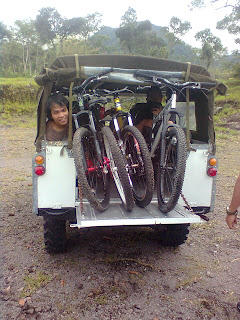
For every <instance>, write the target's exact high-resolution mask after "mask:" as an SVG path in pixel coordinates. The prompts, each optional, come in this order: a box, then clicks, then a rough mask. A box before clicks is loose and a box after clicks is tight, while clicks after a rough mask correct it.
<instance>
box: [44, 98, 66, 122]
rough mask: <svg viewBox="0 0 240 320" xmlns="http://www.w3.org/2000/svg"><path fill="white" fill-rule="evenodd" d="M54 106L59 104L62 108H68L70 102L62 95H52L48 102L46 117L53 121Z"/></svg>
mask: <svg viewBox="0 0 240 320" xmlns="http://www.w3.org/2000/svg"><path fill="white" fill-rule="evenodd" d="M54 104H58V105H59V106H61V107H62V106H66V107H67V108H68V100H67V99H66V98H65V97H64V96H63V95H61V94H60V93H53V94H51V95H50V96H49V98H48V100H47V102H46V116H47V117H48V119H52V115H51V109H52V107H53V105H54Z"/></svg>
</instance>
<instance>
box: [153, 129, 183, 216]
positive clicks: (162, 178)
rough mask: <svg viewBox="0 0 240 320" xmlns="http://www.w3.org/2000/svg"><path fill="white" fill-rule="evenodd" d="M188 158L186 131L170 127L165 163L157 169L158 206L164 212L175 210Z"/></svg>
mask: <svg viewBox="0 0 240 320" xmlns="http://www.w3.org/2000/svg"><path fill="white" fill-rule="evenodd" d="M186 159H187V147H186V138H185V134H184V131H183V130H182V129H181V128H180V127H179V126H174V127H172V128H170V129H169V130H168V131H167V133H166V136H165V155H164V164H163V165H162V166H161V165H159V167H158V170H157V197H158V206H159V209H160V210H161V211H162V212H163V213H167V212H169V211H171V210H173V209H174V208H175V206H176V204H177V202H178V199H179V196H180V194H181V190H182V186H183V181H184V176H185V169H186Z"/></svg>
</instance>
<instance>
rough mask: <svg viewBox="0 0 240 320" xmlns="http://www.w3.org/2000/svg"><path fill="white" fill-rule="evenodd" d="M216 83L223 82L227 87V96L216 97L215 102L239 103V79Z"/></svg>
mask: <svg viewBox="0 0 240 320" xmlns="http://www.w3.org/2000/svg"><path fill="white" fill-rule="evenodd" d="M218 81H221V82H223V83H224V84H225V85H226V86H227V87H228V90H227V95H226V96H220V95H217V96H216V101H226V102H227V101H229V100H234V101H238V102H239V103H240V79H237V78H229V79H228V80H226V79H218Z"/></svg>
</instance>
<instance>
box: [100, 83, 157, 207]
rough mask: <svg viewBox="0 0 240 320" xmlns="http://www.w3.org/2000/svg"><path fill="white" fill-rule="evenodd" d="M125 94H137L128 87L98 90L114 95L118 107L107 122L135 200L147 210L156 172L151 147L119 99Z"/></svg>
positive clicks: (107, 113) (112, 107) (108, 115)
mask: <svg viewBox="0 0 240 320" xmlns="http://www.w3.org/2000/svg"><path fill="white" fill-rule="evenodd" d="M123 92H130V93H133V92H132V91H131V90H129V89H128V87H125V88H123V89H120V90H111V91H110V90H106V89H101V90H96V94H98V95H103V94H104V95H107V96H109V95H112V96H113V101H114V104H112V105H111V108H110V109H109V110H108V111H107V112H106V117H105V118H104V119H103V120H104V121H105V125H108V126H109V127H110V128H111V130H112V131H113V133H114V135H115V138H116V140H117V142H118V145H119V147H120V150H121V151H122V154H123V156H124V159H125V165H126V168H127V172H128V174H129V178H130V184H131V186H132V190H133V196H134V200H135V202H136V204H137V205H138V206H139V207H145V206H147V205H148V204H149V203H150V202H151V200H152V196H153V191H154V171H153V166H152V161H151V157H150V154H149V150H148V146H147V144H146V141H145V139H144V137H143V135H142V134H141V132H140V131H139V130H138V129H137V128H136V127H134V126H133V122H132V118H131V114H130V113H129V112H124V111H123V110H122V106H121V103H120V99H119V94H120V93H123Z"/></svg>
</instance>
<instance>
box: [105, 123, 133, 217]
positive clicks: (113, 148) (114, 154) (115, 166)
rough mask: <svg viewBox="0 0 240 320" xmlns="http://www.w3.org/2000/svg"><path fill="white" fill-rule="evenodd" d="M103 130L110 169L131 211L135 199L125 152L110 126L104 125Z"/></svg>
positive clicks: (125, 204) (125, 205) (121, 195)
mask: <svg viewBox="0 0 240 320" xmlns="http://www.w3.org/2000/svg"><path fill="white" fill-rule="evenodd" d="M101 132H102V135H103V139H104V144H105V149H106V153H107V157H108V159H109V160H110V169H111V171H112V175H113V179H114V182H115V185H116V188H117V190H118V193H119V196H120V198H121V200H122V203H123V206H124V208H125V209H126V210H128V211H130V210H132V209H133V206H134V200H133V192H132V187H131V185H130V181H129V177H128V173H127V170H126V166H125V163H124V158H123V154H122V152H121V150H120V148H119V146H118V144H117V141H116V138H115V137H114V134H113V132H112V131H111V129H110V128H108V127H103V128H102V130H101Z"/></svg>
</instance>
